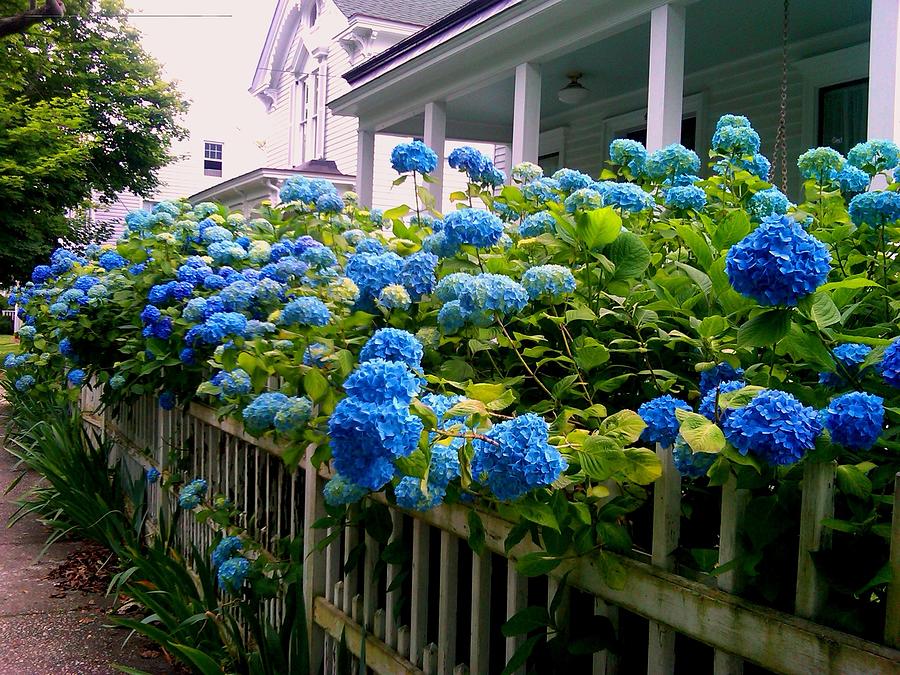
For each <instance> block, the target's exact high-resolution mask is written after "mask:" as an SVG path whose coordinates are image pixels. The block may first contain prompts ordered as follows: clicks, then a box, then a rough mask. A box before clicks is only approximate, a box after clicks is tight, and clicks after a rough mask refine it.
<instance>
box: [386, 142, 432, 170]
mask: <svg viewBox="0 0 900 675" xmlns="http://www.w3.org/2000/svg"><path fill="white" fill-rule="evenodd" d="M391 166H392V167H394V171H396V172H397V173H400V174H403V173H410V172H412V171H415V172H416V173H420V174H425V173H431V172H432V171H434V170H435V168H436V167H437V155H436V154H435V153H434V150H432V149H431V148H429V147H428V146H427V145H425V144H424V143H423V142H422V141H412V142H411V143H401V144H400V145H397V146H395V147H394V149H393V150H392V151H391Z"/></svg>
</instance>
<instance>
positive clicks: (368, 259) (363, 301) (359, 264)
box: [345, 253, 403, 308]
mask: <svg viewBox="0 0 900 675" xmlns="http://www.w3.org/2000/svg"><path fill="white" fill-rule="evenodd" d="M345 273H346V274H347V276H348V277H350V279H351V280H352V281H353V283H355V284H356V285H357V286H358V287H359V304H360V306H361V307H363V308H372V306H373V303H374V300H375V298H377V297H378V294H379V293H380V292H381V289H382V288H384V287H385V286H387V285H389V284H392V283H394V282H395V281H396V280H397V279H399V278H400V276H401V275H402V274H403V258H401V257H400V256H399V255H397V254H396V253H356V254H354V255H352V256H350V258H349V259H348V260H347V266H346V269H345Z"/></svg>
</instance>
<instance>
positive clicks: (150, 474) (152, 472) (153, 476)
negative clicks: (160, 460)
mask: <svg viewBox="0 0 900 675" xmlns="http://www.w3.org/2000/svg"><path fill="white" fill-rule="evenodd" d="M145 476H146V478H147V483H148V484H150V485H154V484H155V483H156V482H157V481H159V469H157V468H156V467H155V466H151V467H150V468H149V469H147V473H146V474H145Z"/></svg>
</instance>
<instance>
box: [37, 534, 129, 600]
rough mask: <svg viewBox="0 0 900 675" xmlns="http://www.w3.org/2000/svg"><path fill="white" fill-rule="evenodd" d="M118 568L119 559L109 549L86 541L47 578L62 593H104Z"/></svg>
mask: <svg viewBox="0 0 900 675" xmlns="http://www.w3.org/2000/svg"><path fill="white" fill-rule="evenodd" d="M117 569H118V560H117V559H116V556H115V555H113V553H112V552H111V551H110V550H109V549H107V548H105V547H103V546H100V545H99V544H94V543H92V542H85V543H84V545H83V546H82V547H81V548H79V549H78V550H77V551H74V552H72V553H70V554H69V555H67V556H66V559H65V560H64V561H63V562H62V563H60V565H59V566H58V567H57V568H55V569H53V570H51V571H50V573H49V574H48V575H47V578H48V579H50V580H52V581H53V585H54V586H56V587H57V588H58V589H60V591H61V592H62V593H65V592H66V591H83V592H85V593H99V594H104V593H106V589H107V588H108V587H109V582H110V580H111V579H112V577H113V575H114V574H115V573H116V571H117Z"/></svg>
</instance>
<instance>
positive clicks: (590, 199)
mask: <svg viewBox="0 0 900 675" xmlns="http://www.w3.org/2000/svg"><path fill="white" fill-rule="evenodd" d="M565 206H566V211H568V212H569V213H576V212H578V211H594V210H596V209H599V208H603V197H602V196H601V194H600V193H599V192H598V191H597V190H595V189H593V188H581V189H578V190H575V192H573V193H572V194H570V195H569V196H568V197H566V201H565Z"/></svg>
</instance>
